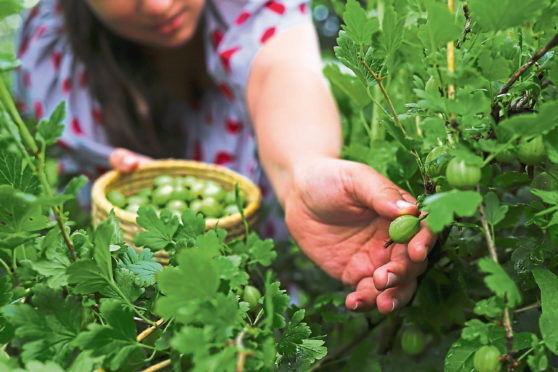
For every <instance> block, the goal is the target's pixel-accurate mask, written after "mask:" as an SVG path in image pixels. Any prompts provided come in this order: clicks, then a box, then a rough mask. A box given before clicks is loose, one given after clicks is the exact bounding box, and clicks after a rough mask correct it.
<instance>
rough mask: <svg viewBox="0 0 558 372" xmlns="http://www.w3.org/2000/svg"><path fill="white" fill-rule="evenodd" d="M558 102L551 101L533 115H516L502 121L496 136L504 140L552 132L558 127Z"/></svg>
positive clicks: (497, 128)
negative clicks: (557, 118)
mask: <svg viewBox="0 0 558 372" xmlns="http://www.w3.org/2000/svg"><path fill="white" fill-rule="evenodd" d="M556 117H558V101H549V102H547V103H544V104H543V105H541V107H540V110H539V112H537V113H533V114H521V115H514V116H512V117H511V118H507V119H504V120H502V121H501V122H500V123H499V124H498V127H496V134H497V135H498V138H500V139H502V140H509V139H511V138H512V137H513V136H516V137H519V138H530V137H534V136H539V135H541V134H544V133H547V132H550V131H551V130H553V129H554V128H556V127H558V121H557V120H554V118H556Z"/></svg>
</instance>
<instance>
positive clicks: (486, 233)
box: [477, 186, 498, 262]
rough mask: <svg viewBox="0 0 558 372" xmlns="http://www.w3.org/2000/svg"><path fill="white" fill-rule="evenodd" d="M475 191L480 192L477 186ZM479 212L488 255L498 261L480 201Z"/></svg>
mask: <svg viewBox="0 0 558 372" xmlns="http://www.w3.org/2000/svg"><path fill="white" fill-rule="evenodd" d="M477 192H479V193H480V189H479V187H478V186H477ZM479 213H480V217H481V222H482V228H483V230H484V237H485V239H486V244H488V252H489V253H490V257H491V258H492V259H493V260H494V261H495V262H498V254H497V253H496V246H495V245H494V240H493V239H492V236H491V235H490V228H489V227H488V222H487V221H486V215H485V214H484V208H483V206H482V203H480V204H479Z"/></svg>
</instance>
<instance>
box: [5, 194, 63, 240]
mask: <svg viewBox="0 0 558 372" xmlns="http://www.w3.org/2000/svg"><path fill="white" fill-rule="evenodd" d="M51 225H52V223H51V222H50V221H49V219H48V217H46V216H45V215H43V211H42V208H41V206H40V205H37V204H35V203H33V202H30V201H29V198H28V197H27V195H24V194H21V193H17V192H16V191H15V190H14V189H13V188H12V187H11V186H8V185H1V186H0V238H2V240H0V247H2V246H3V247H8V248H15V247H16V246H17V245H19V244H22V243H23V242H25V241H27V240H29V239H32V238H34V237H36V236H37V234H36V233H35V232H37V231H39V230H43V229H46V228H48V227H50V226H51ZM11 235H16V237H17V239H16V241H13V240H11V241H10V240H8V239H4V238H9V237H10V236H11ZM18 243H19V244H18ZM14 244H17V245H14Z"/></svg>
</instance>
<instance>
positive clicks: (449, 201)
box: [424, 190, 482, 233]
mask: <svg viewBox="0 0 558 372" xmlns="http://www.w3.org/2000/svg"><path fill="white" fill-rule="evenodd" d="M481 201H482V196H481V195H480V194H479V193H478V192H475V191H459V190H452V191H449V192H446V193H439V194H435V195H431V196H428V197H427V198H426V199H425V200H424V210H425V211H427V212H428V217H427V218H426V224H427V225H428V227H429V228H430V229H431V230H432V232H434V233H439V232H441V231H442V230H443V229H444V227H445V226H449V225H451V223H452V222H453V218H454V217H453V216H454V215H456V216H459V217H471V216H473V215H474V214H475V213H476V212H477V208H478V207H479V204H480V203H481Z"/></svg>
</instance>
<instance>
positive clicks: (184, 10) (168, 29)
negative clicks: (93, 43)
mask: <svg viewBox="0 0 558 372" xmlns="http://www.w3.org/2000/svg"><path fill="white" fill-rule="evenodd" d="M86 1H87V3H88V4H89V6H90V7H91V9H92V10H93V12H94V13H95V14H96V15H97V16H98V17H99V18H100V19H101V21H102V22H103V23H104V24H105V25H106V26H107V27H108V28H110V29H111V30H112V31H113V32H115V33H117V34H118V35H120V36H122V37H124V38H126V39H129V40H132V41H135V42H137V43H139V44H143V45H147V46H152V47H162V48H168V47H175V46H179V45H181V44H184V43H186V42H187V41H188V40H190V39H191V38H192V36H193V35H194V33H195V30H196V27H197V24H198V20H199V18H200V14H201V12H202V9H203V6H204V3H205V0H86Z"/></svg>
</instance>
